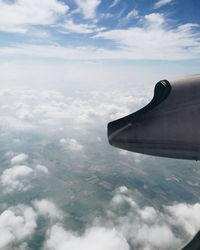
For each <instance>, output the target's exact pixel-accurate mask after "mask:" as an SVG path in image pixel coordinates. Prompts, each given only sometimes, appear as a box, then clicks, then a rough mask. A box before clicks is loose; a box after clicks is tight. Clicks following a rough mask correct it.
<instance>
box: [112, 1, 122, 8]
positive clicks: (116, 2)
mask: <svg viewBox="0 0 200 250" xmlns="http://www.w3.org/2000/svg"><path fill="white" fill-rule="evenodd" d="M120 1H121V0H113V2H112V3H111V5H110V6H109V8H110V9H111V8H113V7H115V6H116V5H117V4H118V3H119V2H120Z"/></svg>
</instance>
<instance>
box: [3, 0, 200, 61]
mask: <svg viewBox="0 0 200 250" xmlns="http://www.w3.org/2000/svg"><path fill="white" fill-rule="evenodd" d="M199 7H200V3H199V1H189V0H185V1H181V0H179V1H175V0H159V1H152V0H151V1H149V0H140V1H133V0H110V1H105V0H68V1H64V0H63V1H58V0H48V1H47V0H42V1H39V0H35V1H31V0H16V1H11V0H9V1H8V0H7V1H5V0H1V1H0V12H1V13H0V32H1V33H0V35H1V48H0V54H1V55H3V56H7V55H9V56H10V55H12V56H18V57H19V56H27V57H30V56H34V57H41V58H42V57H44V58H51V57H52V58H57V59H68V60H69V59H76V60H99V59H114V60H124V59H125V60H126V59H128V60H130V59H134V60H135V59H152V60H154V59H155V60H187V59H199V56H200V41H199V39H200V35H199Z"/></svg>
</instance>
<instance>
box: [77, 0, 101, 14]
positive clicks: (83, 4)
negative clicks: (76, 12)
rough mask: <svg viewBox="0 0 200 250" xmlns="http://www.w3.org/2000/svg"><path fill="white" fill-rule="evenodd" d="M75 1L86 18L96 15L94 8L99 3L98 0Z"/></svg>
mask: <svg viewBox="0 0 200 250" xmlns="http://www.w3.org/2000/svg"><path fill="white" fill-rule="evenodd" d="M75 2H76V4H77V5H78V8H79V9H80V11H81V12H82V14H83V16H84V17H85V18H86V19H91V18H94V17H95V16H96V9H97V7H98V6H99V4H100V3H101V1H100V0H75Z"/></svg>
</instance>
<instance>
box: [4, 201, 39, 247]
mask: <svg viewBox="0 0 200 250" xmlns="http://www.w3.org/2000/svg"><path fill="white" fill-rule="evenodd" d="M36 217H37V216H36V213H35V212H34V210H33V209H32V208H31V207H28V206H25V205H18V206H16V207H10V208H8V209H7V210H5V211H3V212H2V213H1V214H0V235H1V237H0V248H1V249H11V248H12V247H14V246H19V245H18V244H19V243H20V242H22V241H24V240H25V239H26V238H27V237H30V236H31V235H32V234H33V232H34V230H35V228H36V226H37V224H36ZM11 244H12V245H11Z"/></svg>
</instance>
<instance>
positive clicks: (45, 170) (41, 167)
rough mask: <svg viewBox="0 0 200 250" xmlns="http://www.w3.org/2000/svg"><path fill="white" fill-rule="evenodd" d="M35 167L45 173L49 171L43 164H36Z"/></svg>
mask: <svg viewBox="0 0 200 250" xmlns="http://www.w3.org/2000/svg"><path fill="white" fill-rule="evenodd" d="M35 169H36V170H38V171H40V172H43V173H45V174H48V172H49V170H48V168H47V167H45V166H43V165H40V164H39V165H36V166H35Z"/></svg>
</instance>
